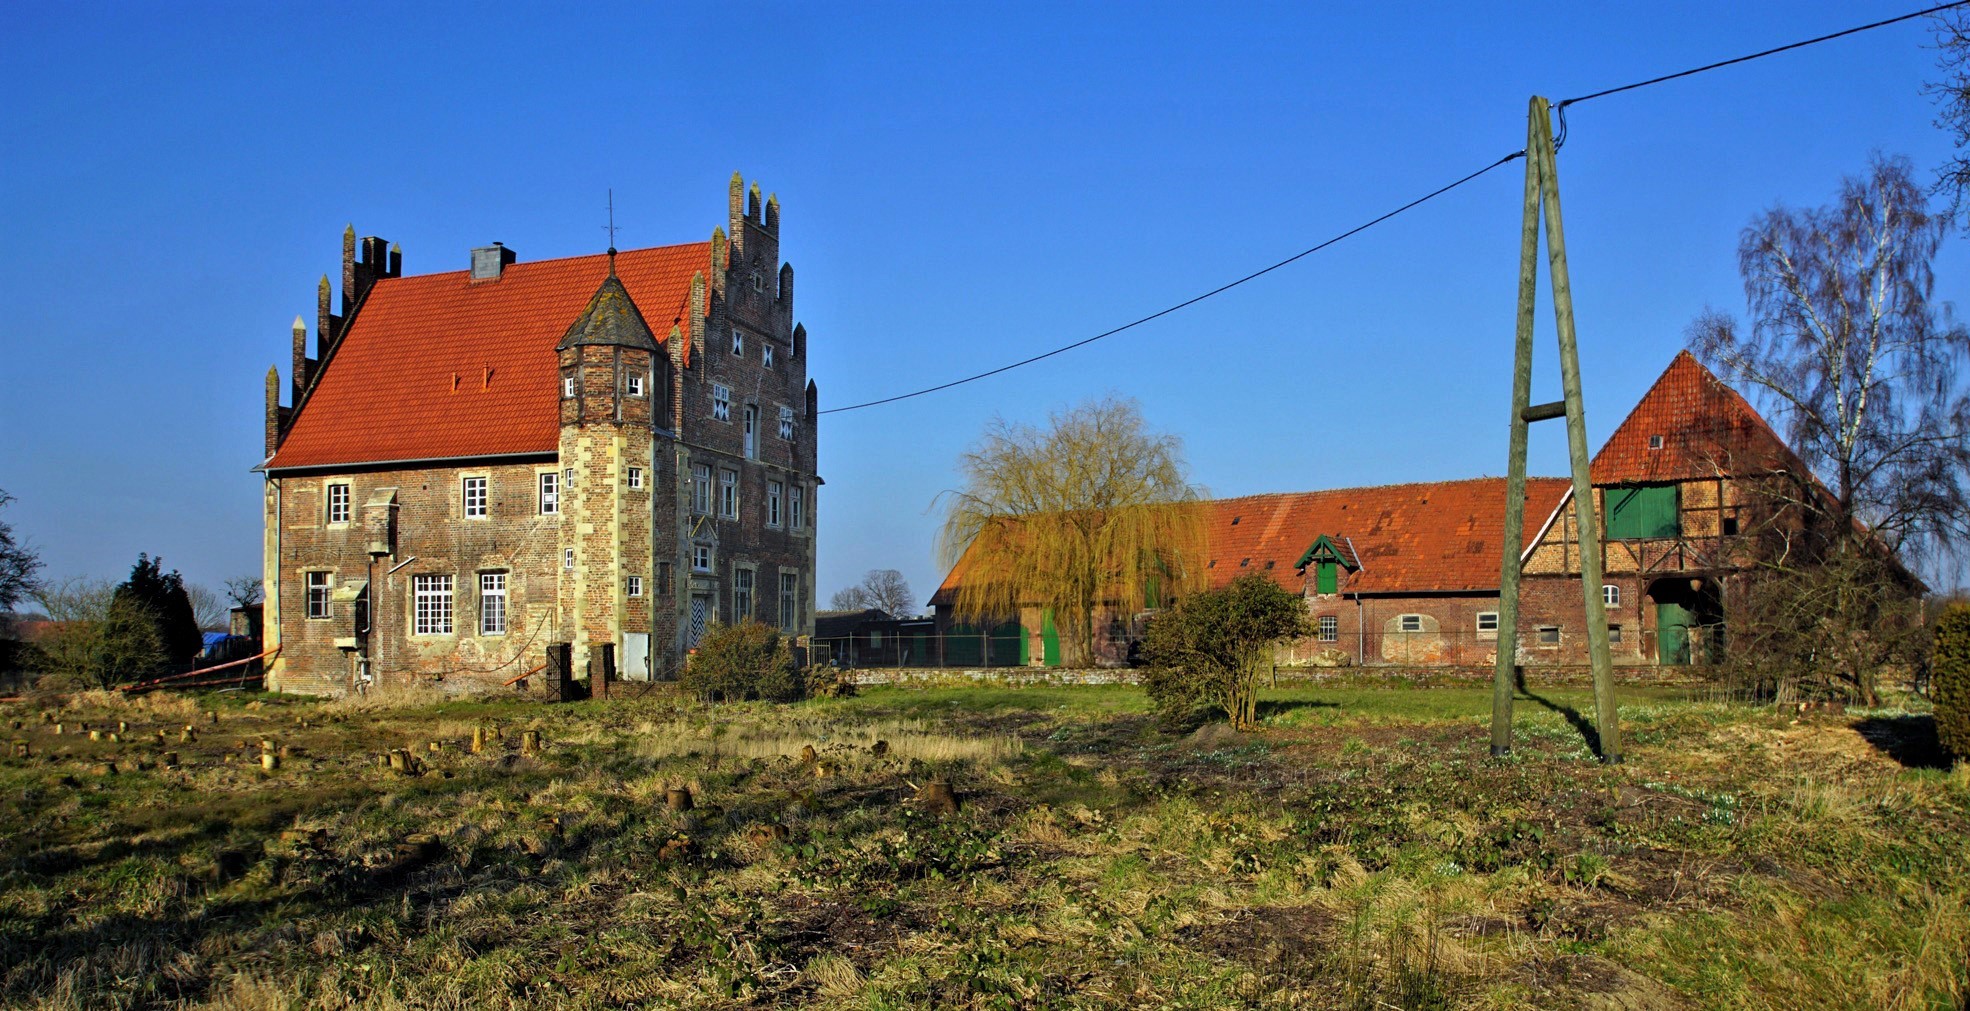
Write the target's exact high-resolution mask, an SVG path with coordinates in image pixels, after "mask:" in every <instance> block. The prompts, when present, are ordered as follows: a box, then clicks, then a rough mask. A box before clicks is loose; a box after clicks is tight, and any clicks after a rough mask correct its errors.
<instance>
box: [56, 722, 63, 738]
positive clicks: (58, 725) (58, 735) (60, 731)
mask: <svg viewBox="0 0 1970 1011" xmlns="http://www.w3.org/2000/svg"><path fill="white" fill-rule="evenodd" d="M61 735H62V725H61V724H59V723H57V724H55V736H56V737H60V736H61Z"/></svg>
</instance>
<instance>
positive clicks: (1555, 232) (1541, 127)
mask: <svg viewBox="0 0 1970 1011" xmlns="http://www.w3.org/2000/svg"><path fill="white" fill-rule="evenodd" d="M1554 154H1555V148H1554V146H1553V127H1552V120H1551V116H1550V107H1549V106H1548V104H1547V102H1546V100H1545V99H1544V98H1540V97H1539V96H1537V95H1534V96H1533V97H1532V101H1531V105H1530V109H1529V111H1528V114H1527V123H1526V139H1525V214H1524V217H1523V221H1522V231H1521V232H1520V236H1519V308H1518V340H1517V345H1518V348H1517V358H1516V360H1515V362H1514V364H1513V369H1512V416H1511V433H1512V435H1511V460H1510V462H1509V464H1508V465H1507V467H1506V471H1505V473H1506V478H1505V531H1504V536H1503V537H1502V538H1501V540H1502V541H1503V542H1504V555H1505V557H1504V565H1503V570H1502V571H1501V573H1500V575H1499V581H1498V592H1499V598H1500V599H1499V602H1498V659H1497V667H1496V669H1495V672H1494V677H1493V682H1492V693H1491V753H1492V754H1493V755H1503V754H1505V753H1507V752H1509V751H1510V750H1511V747H1512V690H1513V683H1512V682H1513V674H1514V673H1515V671H1516V667H1517V664H1518V641H1519V640H1518V636H1519V577H1520V574H1521V569H1522V559H1523V555H1524V552H1525V544H1524V537H1525V452H1526V435H1527V429H1528V428H1529V427H1530V426H1531V424H1532V422H1535V421H1546V420H1548V419H1551V418H1559V417H1564V418H1566V441H1567V451H1568V456H1569V457H1570V458H1571V460H1572V464H1573V506H1574V521H1575V522H1574V526H1575V530H1576V532H1577V534H1578V536H1579V540H1580V586H1581V591H1582V596H1583V597H1584V600H1585V603H1586V615H1587V651H1588V657H1589V660H1590V662H1591V663H1592V665H1593V671H1594V726H1595V731H1596V733H1597V734H1598V735H1599V737H1600V747H1599V751H1600V756H1601V760H1602V761H1604V762H1607V763H1610V764H1612V763H1615V762H1619V761H1621V731H1620V727H1619V726H1618V725H1617V724H1616V719H1615V710H1614V671H1613V663H1612V661H1611V659H1610V658H1609V656H1608V641H1607V609H1606V606H1605V604H1604V602H1603V601H1602V599H1601V550H1600V547H1601V536H1600V530H1601V528H1600V522H1599V520H1598V518H1597V516H1596V512H1597V510H1596V509H1595V508H1594V489H1593V486H1592V485H1591V484H1590V483H1589V482H1588V477H1587V420H1586V410H1585V407H1584V406H1583V405H1582V403H1581V397H1580V354H1579V350H1578V346H1577V344H1576V341H1575V336H1574V329H1573V288H1572V285H1571V284H1570V282H1569V280H1568V277H1567V270H1566V236H1565V231H1564V228H1563V226H1562V224H1561V218H1560V180H1559V173H1558V169H1557V167H1556V165H1555V163H1554ZM1542 210H1543V211H1544V212H1545V219H1546V254H1547V260H1548V263H1549V266H1550V269H1551V270H1552V275H1553V317H1554V323H1555V326H1556V328H1557V330H1558V331H1559V344H1560V385H1561V392H1562V395H1563V397H1564V399H1562V400H1560V401H1559V402H1557V403H1551V404H1539V405H1537V406H1534V405H1533V403H1532V319H1533V300H1534V297H1535V295H1536V294H1537V292H1538V286H1539V285H1538V280H1539V219H1540V212H1541V211H1542Z"/></svg>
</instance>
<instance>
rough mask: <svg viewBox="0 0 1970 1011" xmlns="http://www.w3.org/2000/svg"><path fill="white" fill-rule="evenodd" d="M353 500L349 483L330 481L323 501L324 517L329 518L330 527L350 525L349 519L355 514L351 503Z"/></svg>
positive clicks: (323, 493)
mask: <svg viewBox="0 0 1970 1011" xmlns="http://www.w3.org/2000/svg"><path fill="white" fill-rule="evenodd" d="M353 498H354V494H353V492H352V491H351V490H350V488H349V482H347V481H330V482H329V483H328V484H327V485H326V486H325V487H324V489H323V491H322V501H323V504H324V509H325V513H324V515H326V516H327V520H328V525H329V526H332V527H346V526H348V525H349V517H350V515H351V514H352V513H353V512H354V510H353V509H352V508H351V507H350V505H349V503H350V501H351V500H352V499H353Z"/></svg>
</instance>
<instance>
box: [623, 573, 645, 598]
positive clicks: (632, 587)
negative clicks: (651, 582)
mask: <svg viewBox="0 0 1970 1011" xmlns="http://www.w3.org/2000/svg"><path fill="white" fill-rule="evenodd" d="M623 592H624V593H627V594H629V595H630V596H632V597H640V596H642V595H643V577H642V576H630V577H629V578H627V579H625V580H623Z"/></svg>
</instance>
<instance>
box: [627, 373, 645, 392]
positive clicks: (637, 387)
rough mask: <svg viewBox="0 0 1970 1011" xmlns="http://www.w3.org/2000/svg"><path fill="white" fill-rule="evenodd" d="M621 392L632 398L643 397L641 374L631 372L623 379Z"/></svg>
mask: <svg viewBox="0 0 1970 1011" xmlns="http://www.w3.org/2000/svg"><path fill="white" fill-rule="evenodd" d="M623 392H625V393H627V394H629V395H630V396H632V397H640V396H642V395H643V373H641V372H631V373H629V374H628V375H626V376H624V377H623Z"/></svg>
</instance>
